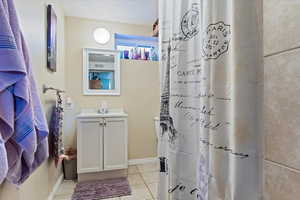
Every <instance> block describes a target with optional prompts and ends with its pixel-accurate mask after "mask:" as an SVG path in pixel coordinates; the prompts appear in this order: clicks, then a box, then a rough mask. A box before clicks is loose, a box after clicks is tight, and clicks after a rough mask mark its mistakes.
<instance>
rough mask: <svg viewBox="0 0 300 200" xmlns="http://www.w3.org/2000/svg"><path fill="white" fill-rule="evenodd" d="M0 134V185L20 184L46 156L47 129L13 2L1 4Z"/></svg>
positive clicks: (8, 0)
mask: <svg viewBox="0 0 300 200" xmlns="http://www.w3.org/2000/svg"><path fill="white" fill-rule="evenodd" d="M0 134H1V137H0V156H1V157H0V164H1V167H0V182H1V181H2V179H3V178H2V179H1V177H6V179H7V180H8V181H9V182H11V183H13V184H16V185H19V184H21V183H23V182H24V181H25V180H26V178H28V176H29V175H30V174H31V173H32V172H33V171H34V170H35V169H36V168H37V167H38V166H39V165H40V164H41V163H42V162H43V161H44V160H45V159H46V158H47V157H48V142H47V136H48V127H47V124H46V120H45V116H44V114H43V111H42V107H41V103H40V100H39V97H38V94H37V89H36V84H35V80H34V78H33V73H32V69H31V66H30V62H29V58H28V51H27V48H26V45H25V41H24V38H23V35H22V33H21V31H20V26H19V23H18V19H17V15H16V10H15V8H14V5H13V1H12V0H1V1H0ZM2 144H5V148H4V147H3V145H2ZM5 153H6V154H7V156H6V157H4V156H5ZM2 162H3V163H4V164H5V163H8V169H9V170H8V172H6V171H7V169H6V168H5V167H4V168H2ZM4 166H5V165H4Z"/></svg>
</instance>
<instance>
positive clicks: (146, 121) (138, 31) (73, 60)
mask: <svg viewBox="0 0 300 200" xmlns="http://www.w3.org/2000/svg"><path fill="white" fill-rule="evenodd" d="M65 22H66V26H65V27H66V29H65V32H66V80H67V84H66V87H67V92H68V96H70V97H71V98H72V100H73V102H74V108H73V109H66V117H65V119H66V124H67V128H66V132H65V144H66V145H67V146H75V143H76V129H75V125H76V124H75V122H76V118H75V116H76V114H78V113H79V112H80V110H81V109H83V108H97V107H99V106H100V103H101V101H102V100H105V101H107V102H108V105H109V107H110V108H124V109H125V111H126V112H127V113H128V115H129V118H128V119H129V159H137V158H147V157H154V156H156V136H155V129H154V122H153V118H154V117H155V116H158V114H159V70H158V62H152V61H135V60H131V61H130V60H122V61H121V96H84V95H83V93H82V48H84V47H96V48H108V49H112V48H113V47H114V40H113V39H114V38H112V40H111V41H110V42H109V43H108V44H107V45H104V46H101V45H98V44H97V43H96V42H95V41H94V39H93V30H94V29H95V28H97V27H102V26H103V27H106V28H107V29H108V30H109V31H110V32H111V33H115V32H116V33H123V34H132V35H150V34H151V27H150V26H141V25H129V24H123V23H113V22H105V21H94V20H88V19H81V18H74V17H66V20H65ZM112 37H113V35H112Z"/></svg>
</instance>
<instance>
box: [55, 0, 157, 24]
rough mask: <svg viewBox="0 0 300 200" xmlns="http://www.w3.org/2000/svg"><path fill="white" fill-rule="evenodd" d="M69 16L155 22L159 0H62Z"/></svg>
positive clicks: (131, 21) (138, 22) (143, 22)
mask: <svg viewBox="0 0 300 200" xmlns="http://www.w3.org/2000/svg"><path fill="white" fill-rule="evenodd" d="M60 1H61V3H62V6H63V8H64V10H65V14H66V15H67V16H74V17H82V18H90V19H100V20H107V21H118V22H123V23H131V24H153V23H154V21H155V19H156V18H157V17H158V0H60Z"/></svg>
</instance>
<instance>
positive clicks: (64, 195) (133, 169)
mask: <svg viewBox="0 0 300 200" xmlns="http://www.w3.org/2000/svg"><path fill="white" fill-rule="evenodd" d="M158 176H159V172H158V164H157V163H149V164H142V165H131V166H129V168H128V181H129V184H130V186H131V190H132V195H131V196H124V197H118V198H110V199H107V200H156V196H157V184H158ZM75 185H76V182H74V181H64V182H63V183H62V184H61V186H60V188H59V189H58V191H57V193H56V195H55V197H54V200H71V197H72V194H73V190H74V188H75Z"/></svg>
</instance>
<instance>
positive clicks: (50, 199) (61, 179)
mask: <svg viewBox="0 0 300 200" xmlns="http://www.w3.org/2000/svg"><path fill="white" fill-rule="evenodd" d="M63 180H64V175H63V174H62V175H61V176H60V177H59V178H58V179H57V181H56V183H55V185H54V186H53V189H52V191H51V193H50V194H49V196H48V200H53V199H54V196H55V194H56V192H57V190H58V188H59V186H60V185H61V183H62V182H63Z"/></svg>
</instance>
